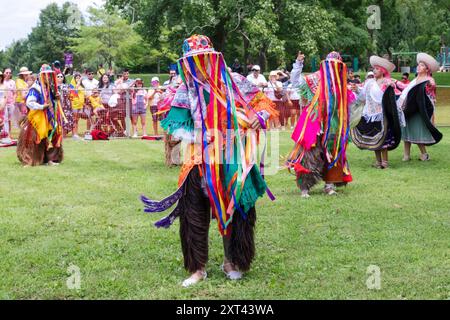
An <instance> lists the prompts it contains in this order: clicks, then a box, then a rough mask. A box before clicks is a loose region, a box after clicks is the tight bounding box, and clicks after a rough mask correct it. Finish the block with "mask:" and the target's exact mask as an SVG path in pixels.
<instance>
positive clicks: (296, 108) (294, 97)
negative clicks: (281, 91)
mask: <svg viewBox="0 0 450 320" xmlns="http://www.w3.org/2000/svg"><path fill="white" fill-rule="evenodd" d="M298 91H299V90H298V88H294V87H293V86H292V84H289V85H288V87H287V90H286V92H287V95H288V96H289V100H290V101H291V106H290V110H289V114H290V118H291V130H292V129H294V128H295V125H296V124H297V121H298V119H299V118H300V114H301V111H302V109H301V107H300V94H299V92H298Z"/></svg>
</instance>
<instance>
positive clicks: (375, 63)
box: [370, 56, 395, 73]
mask: <svg viewBox="0 0 450 320" xmlns="http://www.w3.org/2000/svg"><path fill="white" fill-rule="evenodd" d="M370 65H371V66H372V67H374V68H375V67H382V68H384V69H386V70H387V71H388V72H389V73H390V72H392V71H394V70H395V65H394V64H393V63H392V62H390V61H389V60H387V59H384V58H381V57H378V56H371V57H370Z"/></svg>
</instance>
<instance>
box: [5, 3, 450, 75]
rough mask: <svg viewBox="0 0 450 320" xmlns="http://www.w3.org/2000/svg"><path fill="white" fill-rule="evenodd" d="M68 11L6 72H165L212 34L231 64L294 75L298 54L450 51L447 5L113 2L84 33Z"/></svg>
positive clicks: (45, 26) (94, 14)
mask: <svg viewBox="0 0 450 320" xmlns="http://www.w3.org/2000/svg"><path fill="white" fill-rule="evenodd" d="M369 5H379V6H380V8H381V29H380V30H373V31H371V30H368V29H367V25H366V23H367V19H368V17H369V14H368V13H367V7H368V6H369ZM68 6H69V3H65V4H64V5H63V6H62V7H58V6H57V5H56V4H52V5H49V6H48V7H46V8H45V9H44V10H42V12H41V15H40V19H39V23H38V25H37V26H36V27H35V28H34V29H33V31H32V32H31V34H30V35H29V36H28V38H27V39H24V40H21V41H16V42H14V43H13V44H11V45H10V46H9V47H8V48H7V50H6V51H5V52H3V53H1V52H0V63H1V64H9V65H10V66H13V67H15V68H16V67H17V68H18V67H20V66H21V65H27V66H31V67H32V68H37V67H38V66H39V64H40V63H43V62H50V61H53V60H54V59H62V53H63V52H64V51H65V50H67V49H68V48H73V49H74V51H75V52H76V55H75V64H76V65H79V62H81V61H83V62H85V63H87V64H92V65H94V64H98V63H100V62H103V63H106V64H110V63H114V64H115V65H117V66H121V67H128V68H131V69H132V70H134V71H153V72H155V71H158V72H159V71H160V69H161V68H163V69H162V71H164V68H165V66H167V65H169V64H170V63H172V62H174V61H175V60H176V58H177V57H178V56H179V55H180V54H181V44H182V42H183V40H184V39H185V38H187V37H189V36H190V35H192V34H194V33H201V34H206V35H208V36H209V37H210V38H211V40H212V41H213V43H214V46H215V48H216V49H217V50H219V51H222V52H223V53H224V55H225V58H226V59H227V60H228V61H232V60H234V59H235V58H239V59H240V61H241V63H243V64H244V65H245V64H251V63H258V64H260V65H261V66H262V68H263V69H264V70H267V69H272V68H277V67H280V66H288V65H289V64H290V63H291V61H292V60H293V59H294V57H295V56H296V53H297V51H298V50H301V51H302V52H304V53H305V54H306V55H307V56H308V57H309V58H312V57H317V58H319V57H320V58H323V57H324V56H325V55H326V54H327V53H328V52H330V51H333V50H335V51H339V52H341V53H343V54H347V55H349V56H352V57H359V58H360V61H361V62H362V64H364V63H366V62H367V60H368V59H367V58H368V56H370V55H371V54H379V55H383V54H389V55H392V53H394V52H398V51H425V52H428V53H430V54H432V55H436V54H437V53H438V52H439V48H440V46H441V45H442V44H446V45H449V44H450V2H449V1H448V0H434V1H432V0H305V1H298V0H106V3H105V9H106V10H107V12H106V11H104V10H103V9H91V10H90V11H89V16H90V17H87V18H89V19H90V20H89V22H88V23H87V24H86V25H85V24H84V23H83V24H82V27H81V29H79V30H78V29H71V28H69V25H68V24H67V20H68V19H69V17H68V13H69V11H68Z"/></svg>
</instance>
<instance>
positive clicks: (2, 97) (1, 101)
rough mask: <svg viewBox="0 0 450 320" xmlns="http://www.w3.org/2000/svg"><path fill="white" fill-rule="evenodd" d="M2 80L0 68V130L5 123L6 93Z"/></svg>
mask: <svg viewBox="0 0 450 320" xmlns="http://www.w3.org/2000/svg"><path fill="white" fill-rule="evenodd" d="M3 80H4V76H3V72H2V71H1V70H0V132H1V131H2V129H3V125H4V124H5V106H6V94H5V86H4V85H3Z"/></svg>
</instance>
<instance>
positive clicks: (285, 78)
mask: <svg viewBox="0 0 450 320" xmlns="http://www.w3.org/2000/svg"><path fill="white" fill-rule="evenodd" d="M277 76H278V81H280V82H281V83H282V84H283V87H285V86H286V87H287V86H288V85H289V80H290V78H291V77H290V75H289V72H288V71H286V70H285V69H281V70H278V71H277Z"/></svg>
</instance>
